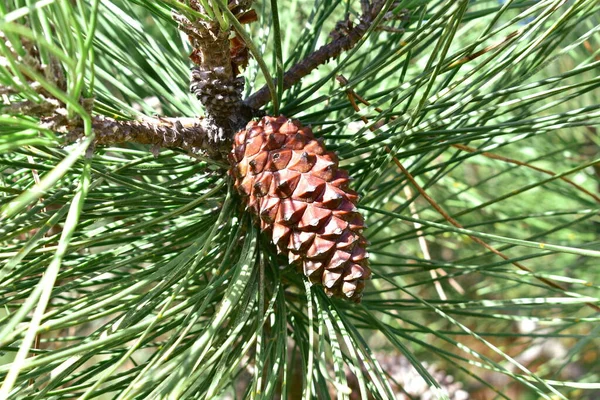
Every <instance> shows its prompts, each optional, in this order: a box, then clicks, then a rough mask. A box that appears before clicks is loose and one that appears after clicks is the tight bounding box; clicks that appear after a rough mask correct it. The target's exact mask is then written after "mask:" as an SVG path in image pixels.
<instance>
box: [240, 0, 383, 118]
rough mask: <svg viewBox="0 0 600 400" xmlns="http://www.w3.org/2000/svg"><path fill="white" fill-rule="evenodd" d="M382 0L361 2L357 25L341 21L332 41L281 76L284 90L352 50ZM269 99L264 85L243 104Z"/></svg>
mask: <svg viewBox="0 0 600 400" xmlns="http://www.w3.org/2000/svg"><path fill="white" fill-rule="evenodd" d="M384 4H385V1H382V0H379V1H373V2H367V1H363V2H361V6H362V10H363V14H362V15H361V17H360V19H359V23H358V24H357V25H356V26H352V23H351V22H350V21H340V22H338V23H337V25H336V28H335V29H334V31H333V32H332V33H331V34H330V36H331V37H332V38H333V41H332V42H330V43H328V44H326V45H324V46H322V47H321V48H319V49H318V50H316V51H314V52H312V53H311V54H309V55H308V56H307V57H306V58H305V59H303V60H302V61H300V62H298V63H297V64H296V65H294V66H293V67H291V68H290V69H289V70H288V71H287V72H286V73H285V74H284V75H283V89H284V90H287V89H289V88H291V87H292V86H294V85H295V84H296V83H298V82H300V81H301V80H302V78H304V77H305V76H307V75H308V74H310V73H311V72H312V71H314V70H315V69H317V68H318V67H319V66H320V65H323V64H326V63H327V62H329V60H331V59H332V58H336V57H337V56H339V55H340V54H342V52H343V51H348V50H350V49H352V48H353V47H354V46H355V45H356V44H357V43H358V42H359V41H360V40H361V39H362V38H363V36H364V35H365V33H367V31H368V30H369V28H370V27H371V25H372V23H373V21H374V20H375V18H376V17H377V15H378V14H379V13H380V12H381V10H382V8H383V6H384ZM270 100H271V94H270V92H269V88H268V87H267V85H265V86H263V87H262V88H261V89H259V90H258V91H257V92H255V93H254V94H252V95H251V96H250V97H248V98H247V99H246V100H245V103H246V105H248V106H249V107H251V108H255V109H258V108H260V107H262V106H264V105H265V104H267V103H268V102H269V101H270Z"/></svg>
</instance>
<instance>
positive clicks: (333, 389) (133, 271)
mask: <svg viewBox="0 0 600 400" xmlns="http://www.w3.org/2000/svg"><path fill="white" fill-rule="evenodd" d="M218 1H219V0H206V1H205V2H206V3H207V4H208V3H215V4H213V6H214V7H213V8H212V9H211V10H212V11H211V13H213V14H215V13H216V14H218V15H212V16H211V15H207V16H202V17H203V18H217V17H219V18H223V21H226V18H227V17H228V14H227V13H225V14H219V10H220V8H219V6H218V5H217V2H218ZM387 6H388V7H389V12H390V13H391V14H388V16H392V15H397V16H399V15H400V14H401V13H405V12H404V11H403V9H408V10H409V11H408V15H407V16H406V17H405V19H406V18H408V19H409V20H410V23H409V24H408V25H407V26H408V28H407V29H406V31H405V32H402V31H398V32H395V31H390V30H381V29H375V27H374V29H372V30H370V31H369V33H368V34H367V36H366V38H365V40H363V41H361V42H359V44H358V45H357V46H356V47H355V48H354V49H352V50H350V51H348V52H345V53H342V55H341V56H340V57H339V58H338V59H335V60H331V62H330V63H329V64H327V65H326V66H321V67H320V68H319V69H317V70H315V71H313V73H312V74H310V75H309V76H308V77H306V79H304V80H303V81H302V83H301V84H298V85H296V86H294V87H293V88H292V89H290V90H288V91H285V92H283V91H282V90H281V85H282V81H281V78H282V75H281V73H282V71H284V70H286V69H288V68H289V67H291V66H292V65H294V64H295V63H296V62H297V61H299V60H301V59H303V58H304V57H306V56H307V55H308V54H309V53H310V52H312V51H313V50H315V49H316V48H318V47H319V46H321V45H322V44H324V43H326V42H327V41H329V40H330V39H329V38H328V34H329V32H330V31H331V30H332V29H333V28H334V26H335V23H336V22H337V21H338V20H339V19H340V18H343V16H344V15H346V14H349V15H350V17H351V19H353V18H355V17H356V16H357V15H359V14H360V1H358V0H356V1H342V0H317V1H314V2H307V1H298V0H287V1H285V2H279V3H278V2H276V1H262V2H257V3H256V4H255V9H256V11H257V13H258V17H259V20H258V22H255V23H253V24H252V25H248V26H246V29H247V33H248V37H250V38H252V40H253V43H254V46H255V49H256V50H257V52H256V54H255V56H256V57H261V58H260V63H258V62H257V61H256V59H255V60H252V61H251V63H250V66H249V68H248V69H247V70H246V71H245V72H244V75H245V77H246V78H247V86H246V88H247V92H248V93H252V92H254V91H255V90H257V89H258V88H260V87H261V86H262V84H263V83H264V82H265V78H264V74H263V73H261V68H259V64H262V65H263V69H264V68H268V71H269V72H270V74H271V76H272V77H273V79H274V81H275V82H274V84H273V86H272V89H273V90H277V93H278V98H279V105H280V107H279V109H280V110H281V111H280V112H281V113H283V114H284V115H286V116H294V117H296V118H299V119H300V120H301V121H302V122H303V123H304V124H312V126H313V128H314V130H315V133H316V134H317V135H320V136H323V137H324V138H325V139H326V142H327V144H328V146H329V147H330V148H331V149H335V150H336V151H338V154H339V157H340V159H341V160H342V165H343V166H344V167H345V168H347V169H348V170H349V171H350V174H351V176H353V177H354V182H353V187H354V188H355V189H357V190H358V191H360V192H361V194H362V195H363V199H362V201H361V203H360V204H361V207H362V211H363V212H364V215H365V216H366V221H367V224H368V225H369V229H368V230H367V232H366V236H367V237H368V238H369V240H370V241H371V246H370V253H371V261H372V269H373V274H374V277H373V279H372V281H370V282H369V283H368V286H367V289H366V292H365V297H364V299H363V302H362V303H361V304H360V305H355V304H350V303H347V302H343V301H340V300H337V299H328V298H327V297H326V296H324V295H323V293H322V290H321V289H320V288H317V287H315V288H307V287H306V286H305V283H304V282H303V278H302V276H301V275H299V274H297V273H296V272H295V271H292V270H291V269H290V268H289V267H286V266H287V264H286V259H285V258H280V256H278V255H276V254H275V253H274V248H273V247H272V245H270V243H269V242H268V240H267V239H266V238H265V237H263V235H261V234H260V232H259V230H258V229H257V228H256V227H255V226H254V224H253V222H252V219H251V218H250V216H249V215H247V214H246V213H245V212H244V211H243V207H242V205H241V204H240V203H239V198H237V197H236V196H235V195H234V194H233V191H232V190H231V188H230V181H229V178H228V177H227V175H226V173H225V170H224V169H222V168H221V167H219V165H217V164H213V163H210V162H209V161H200V162H199V161H198V160H196V159H194V158H192V157H190V156H188V155H186V154H184V153H182V152H176V151H171V150H163V151H162V152H161V153H160V155H158V156H157V157H155V156H154V155H152V153H151V152H149V149H148V148H146V147H143V146H139V145H135V144H131V145H125V146H121V147H106V148H98V149H96V150H95V152H94V155H93V157H92V158H90V157H85V149H86V148H87V146H88V144H89V143H90V142H91V141H92V140H93V137H94V133H93V131H92V129H91V125H90V122H91V116H90V114H88V112H87V111H86V110H85V108H84V107H83V106H82V105H81V104H82V103H81V102H80V99H81V98H87V97H92V96H94V97H95V103H94V110H93V112H94V113H96V114H103V115H107V116H110V117H120V118H135V117H139V116H140V115H153V114H155V113H160V114H162V115H167V116H179V115H181V116H195V115H201V114H202V111H201V109H200V106H199V103H198V102H197V101H196V100H195V99H194V98H193V96H192V95H191V94H189V93H188V89H187V86H188V79H189V76H188V74H189V66H190V62H189V60H188V59H187V55H188V54H189V51H190V49H189V45H188V44H187V42H186V38H185V35H182V34H181V33H180V32H179V31H178V30H177V27H176V25H175V23H174V22H173V21H172V20H171V19H170V8H171V7H179V8H180V11H181V12H188V13H189V9H188V8H187V7H186V6H184V5H182V4H181V3H178V2H175V1H173V0H170V1H154V0H135V1H133V0H130V1H126V0H103V1H98V0H85V1H68V0H54V1H53V0H41V1H34V0H5V1H3V2H2V3H0V32H2V34H3V35H4V37H3V38H1V40H0V88H7V87H11V88H14V89H15V91H14V92H11V93H9V92H3V93H4V94H3V103H5V106H0V107H2V108H0V212H1V214H0V215H1V216H0V305H1V306H2V309H1V310H0V382H2V386H0V398H2V399H3V398H6V397H7V396H10V398H11V399H63V398H65V399H66V398H80V399H86V398H101V399H109V398H110V399H112V398H117V399H134V398H135V399H154V398H165V399H179V398H194V399H196V398H222V397H224V396H226V395H232V394H233V393H237V395H238V396H240V395H246V396H249V397H251V398H272V397H274V396H276V395H279V396H281V398H294V397H293V396H297V397H298V398H300V396H302V397H304V398H306V399H308V398H329V397H330V396H331V397H337V398H339V399H344V398H349V393H350V387H349V386H351V387H352V389H353V390H354V392H355V394H356V392H358V393H361V394H365V393H366V392H370V393H372V395H373V396H374V397H375V398H381V399H386V398H393V397H394V393H401V392H400V391H399V390H398V389H397V387H396V386H395V383H394V382H393V380H391V379H388V377H387V376H386V371H384V370H383V368H382V367H381V366H380V364H379V363H378V362H377V359H380V360H381V355H383V354H402V355H403V356H404V357H406V358H408V360H409V361H410V362H411V363H412V364H413V365H414V367H415V368H416V369H417V371H418V372H419V373H420V374H421V375H422V376H423V378H424V379H425V381H426V382H427V383H428V384H429V385H430V386H431V388H432V390H436V388H439V384H438V383H437V382H436V381H435V379H434V378H433V377H432V375H431V374H430V373H429V372H428V370H427V369H425V368H424V367H423V366H422V363H423V362H427V363H428V364H432V363H435V364H437V366H438V369H446V370H447V372H448V373H450V374H452V375H454V376H455V378H456V379H458V380H460V381H462V382H464V389H465V390H467V391H469V390H474V388H478V389H479V390H485V392H484V393H487V395H486V396H487V397H486V398H492V397H491V396H494V395H495V396H497V398H515V397H514V396H515V393H518V394H519V396H523V397H519V398H524V399H529V398H531V399H537V398H541V399H551V398H552V399H558V398H560V399H578V398H582V399H583V398H592V397H593V395H594V392H595V393H596V394H597V393H598V391H599V390H600V373H599V372H598V369H597V363H598V359H597V357H598V352H599V351H600V350H599V346H600V343H599V342H598V337H599V336H600V328H599V326H600V325H599V324H598V321H599V319H600V318H599V315H598V311H597V308H594V305H596V306H597V305H598V304H599V296H600V292H599V288H600V270H599V269H598V265H599V263H598V257H600V243H599V242H598V223H599V222H600V221H599V220H598V211H599V204H598V174H599V172H598V166H597V164H598V162H599V159H598V157H599V154H598V145H599V144H600V140H599V139H598V135H597V129H598V127H599V123H600V90H599V89H598V88H599V87H600V33H599V31H600V3H599V2H598V1H595V0H570V1H566V0H539V1H532V0H513V1H511V0H507V1H503V2H499V1H496V0H485V1H466V0H456V1H455V0H434V1H417V0H412V1H408V0H404V1H399V2H394V1H388V2H387ZM274 12H275V13H277V14H274ZM378 22H379V23H380V24H381V25H386V26H396V27H398V26H400V24H401V23H402V22H401V21H399V20H393V19H392V20H391V19H389V18H380V19H379V20H378ZM27 44H35V46H37V49H38V50H39V53H40V57H41V59H42V60H43V62H44V64H49V63H51V62H53V61H52V60H55V62H59V63H60V65H61V66H62V68H63V69H64V74H65V77H66V86H65V87H64V88H59V87H56V86H55V85H54V84H53V81H52V80H51V79H49V78H48V76H44V72H43V71H42V70H38V71H36V70H34V69H33V68H31V67H30V66H28V65H27V64H26V63H23V62H20V61H19V59H18V56H24V55H25V54H26V50H25V48H24V46H25V45H27ZM488 46H491V47H490V48H488ZM11 48H12V50H11ZM486 48H487V49H486ZM484 49H486V51H485V52H483V54H481V53H479V52H480V51H482V50H484ZM339 74H343V75H344V76H345V77H346V78H347V79H348V81H349V83H348V86H345V87H342V86H340V84H339V83H338V82H337V81H336V80H335V77H336V75H339ZM27 76H29V77H34V80H35V82H37V83H38V84H39V85H40V86H41V87H42V88H43V89H45V91H46V92H47V93H50V94H52V96H54V97H55V98H57V99H59V100H60V101H62V102H64V103H65V104H66V105H67V109H68V112H69V114H70V116H71V117H75V116H79V117H80V118H81V120H82V123H83V125H84V127H85V133H86V135H87V136H86V138H85V140H83V141H80V142H77V143H73V144H68V143H65V142H64V140H63V136H62V135H61V134H60V133H56V132H52V131H50V130H48V129H45V128H44V127H41V126H39V124H38V120H37V119H36V118H33V117H31V116H28V115H8V114H7V113H6V111H5V109H4V107H6V104H7V103H8V102H9V101H10V102H11V103H14V102H18V101H23V100H33V101H40V96H39V94H38V93H39V91H36V90H34V89H33V88H32V85H30V84H29V83H30V81H31V80H30V79H27ZM27 82H29V83H27ZM349 88H352V89H353V90H355V91H356V93H357V94H359V95H360V96H362V97H363V98H365V99H366V100H368V101H369V102H370V103H371V105H370V106H365V105H360V107H361V109H362V110H361V111H360V113H357V112H355V110H354V109H353V108H352V106H351V104H350V102H349V100H348V97H347V95H346V90H347V89H349ZM153 96H156V97H157V98H158V102H159V104H160V106H159V108H157V107H156V106H153V105H152V104H151V102H149V101H148V99H149V98H151V97H153ZM268 107H269V106H268ZM378 109H381V112H380V111H378ZM267 112H269V108H267ZM361 116H364V117H366V118H367V120H368V124H367V125H366V126H365V125H362V123H361V118H360V117H361ZM370 127H376V128H377V129H375V130H373V131H371V130H370V129H369V128H370ZM454 145H460V146H463V147H462V148H459V147H456V146H454ZM464 146H468V148H465V147H464ZM388 150H389V151H388ZM467 150H468V151H467ZM485 152H487V153H485ZM494 156H501V157H505V159H500V158H498V157H496V158H494ZM394 157H395V158H397V160H399V161H400V162H401V163H402V165H404V166H405V167H406V168H407V169H408V171H409V172H410V173H411V175H412V176H414V177H415V179H416V181H417V182H418V183H419V185H420V186H421V187H422V188H424V189H425V191H426V192H427V194H428V195H429V196H430V197H431V198H432V199H433V200H434V201H435V202H436V203H437V204H439V205H440V206H441V207H442V208H443V209H444V210H445V211H446V212H447V213H448V214H449V215H451V216H452V217H453V218H454V219H456V220H457V221H458V222H459V223H460V224H461V225H462V226H463V227H464V228H457V227H455V226H453V225H452V224H451V223H450V222H448V221H447V220H446V219H445V218H444V217H443V216H442V215H440V213H439V212H438V211H436V210H435V209H434V208H433V207H431V206H430V204H429V203H428V202H427V201H426V200H425V199H424V198H423V196H421V195H420V194H419V192H418V190H417V189H416V188H415V187H414V186H412V185H411V184H410V183H409V181H408V180H407V177H406V176H405V174H403V173H402V172H401V171H400V170H399V169H398V168H397V166H396V164H395V161H394ZM595 164H596V170H594V165H595ZM530 166H535V167H536V168H542V169H544V170H547V171H551V173H546V172H543V171H540V170H536V169H533V168H530ZM38 177H39V182H40V183H37V184H36V180H37V179H38ZM470 236H472V237H477V238H480V239H482V240H483V241H485V242H486V243H488V244H489V245H491V246H493V247H494V248H495V249H497V250H498V251H500V252H502V254H504V255H506V256H507V258H508V260H505V259H503V258H501V257H500V256H498V255H496V254H494V253H493V252H491V251H490V250H489V249H486V248H485V247H483V246H482V245H480V244H478V243H476V242H475V241H474V240H473V239H472V238H471V237H470ZM513 262H518V263H519V264H520V265H523V266H525V267H526V268H528V269H529V271H526V270H522V269H519V268H517V266H515V265H514V264H513ZM540 279H548V280H550V281H552V282H555V283H556V284H558V285H560V287H561V288H562V289H561V288H557V287H552V286H549V285H548V284H547V283H545V282H544V281H543V280H540ZM540 346H542V347H543V346H547V347H546V348H550V349H554V351H553V352H541V351H540V352H539V353H538V355H537V356H536V357H535V360H531V359H527V358H526V357H525V354H526V352H527V350H529V351H533V350H535V349H539V348H541V347H540ZM548 346H549V347H548ZM594 365H596V369H594V368H593V367H594ZM348 371H352V372H354V373H355V374H356V375H357V377H358V379H357V381H356V382H354V383H349V381H348V380H347V377H348V374H347V372H348ZM236 385H237V388H236ZM240 387H241V389H240ZM300 392H302V393H300ZM440 393H441V392H440ZM440 398H445V397H444V395H440Z"/></svg>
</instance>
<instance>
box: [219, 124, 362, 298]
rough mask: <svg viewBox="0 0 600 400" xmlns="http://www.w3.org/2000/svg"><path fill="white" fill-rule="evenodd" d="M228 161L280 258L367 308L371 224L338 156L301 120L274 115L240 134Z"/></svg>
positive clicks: (331, 293)
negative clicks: (363, 299) (366, 232)
mask: <svg viewBox="0 0 600 400" xmlns="http://www.w3.org/2000/svg"><path fill="white" fill-rule="evenodd" d="M229 160H230V162H231V164H232V165H233V167H232V169H231V173H232V175H233V176H234V177H235V186H236V188H237V190H238V191H239V193H240V194H241V195H242V196H243V197H244V199H245V200H246V202H247V207H248V208H250V209H251V210H252V211H253V212H254V213H255V215H257V216H258V217H259V219H260V226H261V229H262V230H263V231H264V232H266V233H268V234H270V235H271V237H272V240H273V243H274V244H275V245H276V246H277V250H278V252H279V253H287V254H288V257H289V261H290V264H294V265H296V266H297V267H298V268H299V269H302V271H303V273H304V274H305V275H306V277H308V279H309V280H310V281H311V282H312V283H315V284H320V285H323V286H324V290H325V293H326V294H327V295H328V296H336V297H344V298H347V299H350V300H352V301H354V302H360V299H361V297H362V291H363V289H364V286H365V279H368V278H369V277H370V276H371V270H370V269H369V265H368V253H367V251H366V249H365V248H366V245H367V241H366V240H365V238H364V237H363V235H362V230H363V229H364V227H365V225H364V220H363V218H362V216H361V215H360V214H359V213H358V210H357V208H356V203H357V201H358V195H357V193H356V192H354V191H352V190H350V189H349V188H348V182H349V177H348V173H347V172H346V171H344V170H342V169H339V168H338V159H337V156H336V155H335V154H334V153H333V152H330V151H329V152H328V151H326V150H325V147H324V146H323V143H322V142H321V141H320V140H317V139H315V137H314V135H313V133H312V131H311V129H310V128H308V127H303V126H302V125H301V124H300V123H299V122H298V121H292V120H289V119H287V118H285V117H283V116H280V117H278V118H275V117H268V116H267V117H264V118H263V119H261V120H260V121H251V122H249V123H248V125H247V126H246V129H243V130H241V131H239V132H238V133H237V134H236V135H235V138H234V148H233V151H232V152H231V154H230V155H229Z"/></svg>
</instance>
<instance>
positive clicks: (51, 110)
mask: <svg viewBox="0 0 600 400" xmlns="http://www.w3.org/2000/svg"><path fill="white" fill-rule="evenodd" d="M44 100H45V101H43V102H41V103H37V102H34V101H29V100H26V101H21V102H15V103H10V104H7V105H3V106H0V110H1V111H2V113H4V114H9V115H27V116H29V117H37V118H39V119H40V126H42V127H43V128H46V129H50V130H52V131H54V132H58V133H62V134H64V136H65V138H66V139H67V140H69V141H75V140H77V139H79V138H81V137H82V136H83V135H84V132H83V124H82V123H81V120H80V119H78V118H77V119H75V120H70V119H69V118H68V114H67V109H66V108H65V107H64V105H62V104H61V103H60V102H58V100H56V99H48V98H45V99H44ZM91 105H92V100H91V99H86V100H84V107H85V108H86V109H90V108H91ZM92 128H93V130H94V133H95V134H96V140H95V141H94V144H95V145H113V144H119V143H139V144H149V145H152V151H158V149H159V148H161V147H165V148H179V149H182V150H185V151H187V152H190V153H194V154H197V153H200V152H204V153H206V154H207V155H208V156H209V157H211V158H213V159H215V160H219V159H221V158H222V156H223V155H224V154H226V153H227V152H229V146H228V145H220V144H221V143H222V142H221V141H219V140H215V137H218V136H219V128H218V127H217V126H215V125H214V124H212V123H210V122H209V121H207V120H206V119H203V118H161V117H157V118H144V119H141V120H116V119H113V118H109V117H105V116H103V115H95V116H93V117H92ZM221 146H222V147H221Z"/></svg>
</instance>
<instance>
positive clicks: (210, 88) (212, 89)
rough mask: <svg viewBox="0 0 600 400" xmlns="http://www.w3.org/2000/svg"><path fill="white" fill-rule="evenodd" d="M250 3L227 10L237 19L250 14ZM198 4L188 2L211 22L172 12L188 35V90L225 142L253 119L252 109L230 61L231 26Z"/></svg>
mask: <svg viewBox="0 0 600 400" xmlns="http://www.w3.org/2000/svg"><path fill="white" fill-rule="evenodd" d="M252 2H253V1H252V0H232V1H230V2H229V3H228V7H229V9H231V10H234V11H235V13H236V17H237V18H241V17H243V16H244V15H246V14H247V13H248V12H249V8H250V7H251V5H252ZM200 3H201V2H199V1H191V2H190V7H191V8H193V9H194V10H196V11H199V12H203V13H208V14H214V18H212V19H211V20H210V21H206V20H202V19H194V18H192V17H188V16H184V15H182V14H178V13H175V12H174V13H173V19H175V21H177V23H178V25H179V29H180V30H182V31H183V32H185V33H186V34H187V35H188V39H189V41H190V44H191V45H192V47H193V51H192V53H191V54H190V59H191V60H192V62H193V63H194V64H195V65H196V66H195V67H194V68H193V69H192V73H191V79H190V91H191V92H192V93H194V94H195V95H196V97H197V98H198V100H200V102H201V103H202V105H203V106H204V108H205V110H206V117H207V119H209V120H214V121H215V122H216V123H217V124H218V125H219V126H221V127H222V128H223V129H224V130H225V132H226V134H227V139H229V138H230V137H232V136H233V133H234V132H235V131H237V130H238V129H240V128H241V127H243V126H244V125H245V124H246V122H247V121H248V120H249V119H251V118H252V117H253V115H252V112H251V110H249V109H248V107H246V106H245V105H244V104H243V103H242V91H243V90H244V78H243V77H239V76H237V75H238V73H239V70H238V68H237V65H236V64H235V62H234V61H233V60H232V58H233V57H234V56H237V55H236V54H233V53H232V49H231V42H230V39H229V34H230V32H231V27H230V25H229V24H228V23H227V22H225V18H224V17H223V16H222V15H219V14H218V13H219V11H218V10H212V9H211V10H205V9H204V7H203V6H202V5H201V4H200Z"/></svg>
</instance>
